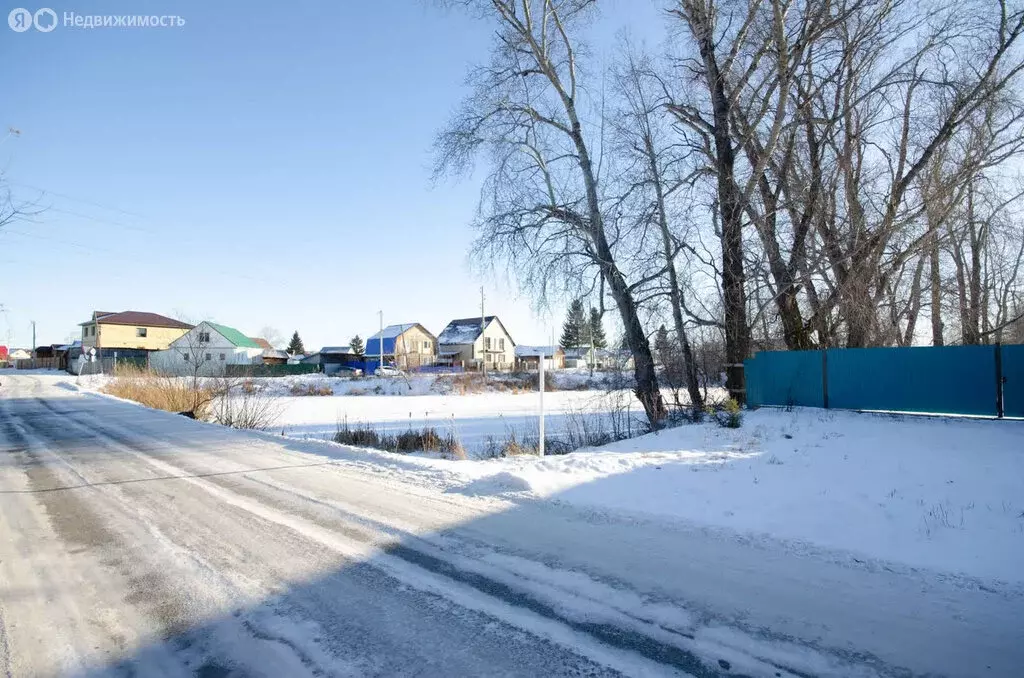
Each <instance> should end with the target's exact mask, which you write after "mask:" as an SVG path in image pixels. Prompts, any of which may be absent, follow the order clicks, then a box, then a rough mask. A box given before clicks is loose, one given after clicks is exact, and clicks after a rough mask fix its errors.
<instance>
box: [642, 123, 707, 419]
mask: <svg viewBox="0 0 1024 678" xmlns="http://www.w3.org/2000/svg"><path fill="white" fill-rule="evenodd" d="M644 151H645V153H646V155H647V162H648V164H649V167H650V172H651V180H652V181H653V182H654V196H655V199H656V200H657V208H658V226H659V227H660V228H661V244H662V251H663V252H664V255H665V268H666V271H667V272H668V287H669V293H668V294H669V302H670V305H671V306H672V322H673V323H674V324H675V330H676V338H677V339H678V341H679V348H680V350H681V351H682V354H683V370H684V372H685V374H686V392H687V394H689V396H690V406H691V407H694V408H696V409H698V410H703V409H704V396H703V394H702V393H701V392H700V383H699V381H698V379H697V365H696V363H695V362H694V360H693V349H692V347H691V346H690V338H689V337H688V336H687V332H686V325H685V324H684V323H683V292H682V290H681V289H680V287H679V276H678V274H677V273H676V262H675V255H674V253H673V252H672V236H671V233H670V232H669V228H668V214H667V212H666V210H665V192H664V190H663V188H662V184H661V170H660V169H659V167H658V157H657V154H656V153H655V152H654V145H653V142H652V140H651V137H650V135H649V134H644Z"/></svg>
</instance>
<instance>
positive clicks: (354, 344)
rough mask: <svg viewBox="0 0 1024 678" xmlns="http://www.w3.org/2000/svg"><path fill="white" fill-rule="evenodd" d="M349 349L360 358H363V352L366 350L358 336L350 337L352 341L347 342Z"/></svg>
mask: <svg viewBox="0 0 1024 678" xmlns="http://www.w3.org/2000/svg"><path fill="white" fill-rule="evenodd" d="M349 348H351V349H352V352H353V353H355V354H356V355H357V356H359V357H360V358H362V357H363V351H365V350H366V345H365V344H364V343H363V338H362V337H360V336H359V335H358V334H357V335H356V336H354V337H352V341H350V342H349Z"/></svg>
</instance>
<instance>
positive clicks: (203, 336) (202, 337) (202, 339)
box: [199, 332, 210, 344]
mask: <svg viewBox="0 0 1024 678" xmlns="http://www.w3.org/2000/svg"><path fill="white" fill-rule="evenodd" d="M199 343H200V344H209V343H210V333H209V332H200V333H199Z"/></svg>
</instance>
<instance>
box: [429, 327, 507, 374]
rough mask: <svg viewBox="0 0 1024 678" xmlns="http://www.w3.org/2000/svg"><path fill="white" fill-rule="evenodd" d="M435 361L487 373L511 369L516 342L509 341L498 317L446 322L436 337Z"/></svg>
mask: <svg viewBox="0 0 1024 678" xmlns="http://www.w3.org/2000/svg"><path fill="white" fill-rule="evenodd" d="M437 346H438V352H437V355H438V362H440V363H442V364H450V365H459V364H461V365H463V366H465V367H470V368H473V369H480V366H481V363H486V365H487V369H489V370H511V369H512V368H513V366H514V365H515V361H516V342H514V341H512V337H511V336H510V335H509V333H508V331H507V330H506V329H505V326H504V325H503V324H502V323H501V321H500V320H498V316H494V315H489V316H485V317H483V318H479V317H477V318H460V319H458V320H453V321H451V322H450V323H448V326H447V327H445V328H444V330H442V332H441V334H439V335H438V336H437Z"/></svg>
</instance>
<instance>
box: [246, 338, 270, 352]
mask: <svg viewBox="0 0 1024 678" xmlns="http://www.w3.org/2000/svg"><path fill="white" fill-rule="evenodd" d="M249 338H250V339H252V340H253V341H255V342H256V345H257V346H259V347H260V348H262V349H263V350H264V351H273V350H274V347H273V346H271V345H270V342H269V341H267V340H266V339H264V338H263V337H249Z"/></svg>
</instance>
